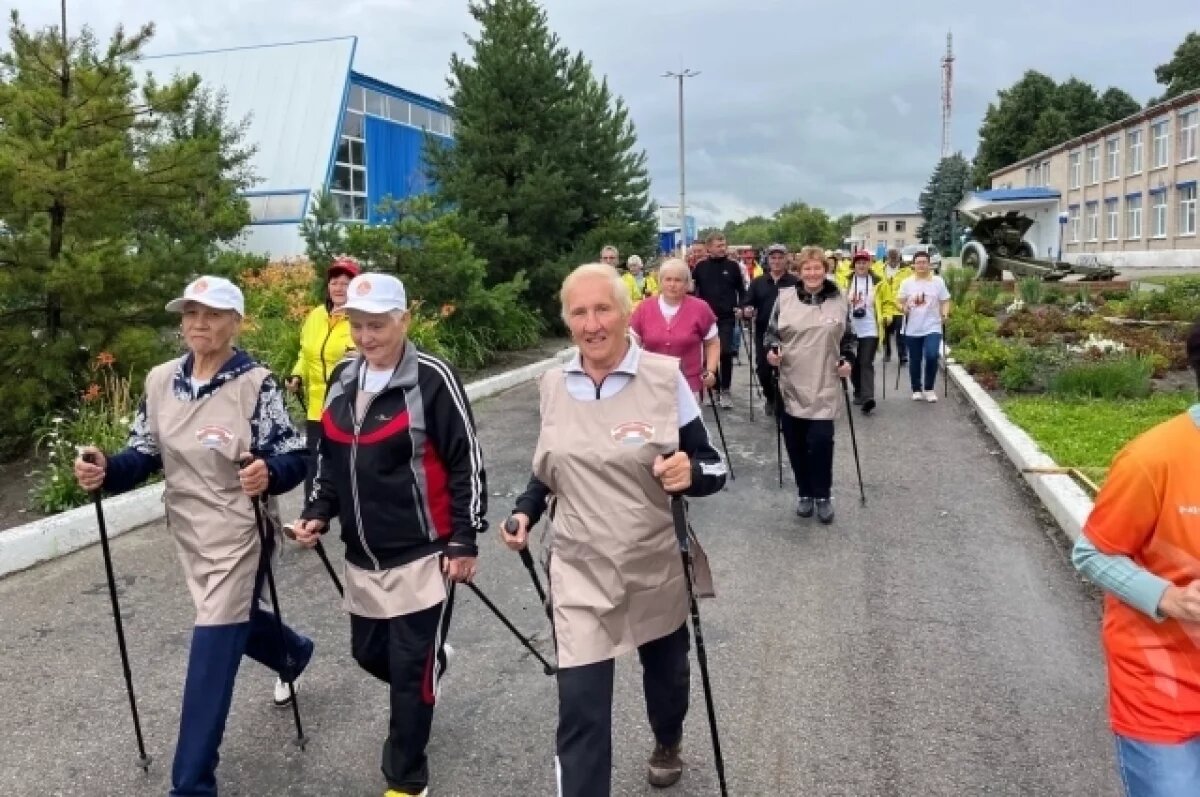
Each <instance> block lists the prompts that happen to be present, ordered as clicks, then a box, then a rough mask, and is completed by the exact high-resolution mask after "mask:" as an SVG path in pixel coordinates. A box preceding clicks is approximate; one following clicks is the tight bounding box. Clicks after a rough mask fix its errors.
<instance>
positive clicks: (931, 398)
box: [925, 390, 937, 404]
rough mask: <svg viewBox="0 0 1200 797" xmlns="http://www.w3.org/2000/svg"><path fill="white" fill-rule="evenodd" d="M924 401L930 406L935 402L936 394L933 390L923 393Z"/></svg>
mask: <svg viewBox="0 0 1200 797" xmlns="http://www.w3.org/2000/svg"><path fill="white" fill-rule="evenodd" d="M925 400H926V401H928V402H929V403H930V404H933V403H934V402H936V401H937V392H936V391H934V390H926V391H925Z"/></svg>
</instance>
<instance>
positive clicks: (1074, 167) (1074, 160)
mask: <svg viewBox="0 0 1200 797" xmlns="http://www.w3.org/2000/svg"><path fill="white" fill-rule="evenodd" d="M1069 164H1070V171H1071V187H1072V188H1079V187H1080V186H1081V185H1083V153H1081V152H1072V153H1071V157H1070V159H1069Z"/></svg>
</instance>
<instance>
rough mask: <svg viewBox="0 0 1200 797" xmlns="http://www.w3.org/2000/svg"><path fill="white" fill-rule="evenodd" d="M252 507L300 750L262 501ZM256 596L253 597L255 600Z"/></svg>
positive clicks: (301, 731)
mask: <svg viewBox="0 0 1200 797" xmlns="http://www.w3.org/2000/svg"><path fill="white" fill-rule="evenodd" d="M250 504H251V506H253V507H254V523H255V525H257V526H258V540H259V543H260V546H261V548H262V554H261V556H262V565H263V573H264V574H265V575H266V577H267V590H268V592H269V594H270V596H271V608H273V609H274V610H275V611H274V612H273V613H274V615H275V633H276V636H278V638H279V652H280V655H281V656H282V657H283V672H281V673H280V674H279V675H280V677H281V678H283V682H284V683H286V684H287V688H288V695H289V696H290V697H291V699H292V700H291V703H292V719H294V720H295V721H296V746H298V747H299V748H300V749H301V750H303V749H304V746H305V745H306V744H307V743H308V740H307V739H305V738H304V725H303V724H302V723H301V722H300V701H299V700H297V699H296V683H295V678H294V676H293V675H292V662H291V657H289V656H288V652H287V636H286V635H285V634H284V631H283V612H282V611H281V610H280V608H279V591H278V590H277V589H276V588H275V571H274V570H273V569H272V567H271V535H270V534H269V533H268V532H267V525H266V519H265V518H264V517H263V507H262V499H261V498H260V497H258V496H254V497H253V498H251V499H250ZM257 599H258V596H257V595H256V596H255V600H257Z"/></svg>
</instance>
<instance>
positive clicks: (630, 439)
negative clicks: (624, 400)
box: [609, 421, 654, 446]
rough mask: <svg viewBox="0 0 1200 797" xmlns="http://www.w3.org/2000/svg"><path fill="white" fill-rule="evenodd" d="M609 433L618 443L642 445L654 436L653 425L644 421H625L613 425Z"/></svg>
mask: <svg viewBox="0 0 1200 797" xmlns="http://www.w3.org/2000/svg"><path fill="white" fill-rule="evenodd" d="M609 434H611V435H612V439H613V440H614V441H615V442H617V443H618V444H620V445H623V446H644V445H646V444H647V443H649V442H650V441H651V440H652V439H653V438H654V427H653V426H652V425H651V424H648V423H646V422H645V421H626V422H625V423H619V424H617V425H616V426H614V427H613V428H612V431H611V432H609Z"/></svg>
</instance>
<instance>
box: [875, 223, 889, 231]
mask: <svg viewBox="0 0 1200 797" xmlns="http://www.w3.org/2000/svg"><path fill="white" fill-rule="evenodd" d="M875 232H887V222H886V221H877V222H875Z"/></svg>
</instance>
